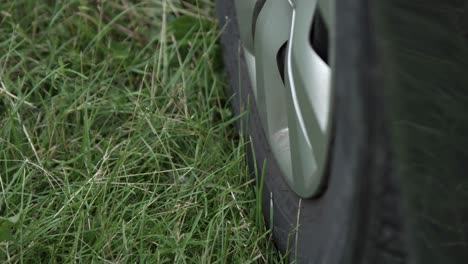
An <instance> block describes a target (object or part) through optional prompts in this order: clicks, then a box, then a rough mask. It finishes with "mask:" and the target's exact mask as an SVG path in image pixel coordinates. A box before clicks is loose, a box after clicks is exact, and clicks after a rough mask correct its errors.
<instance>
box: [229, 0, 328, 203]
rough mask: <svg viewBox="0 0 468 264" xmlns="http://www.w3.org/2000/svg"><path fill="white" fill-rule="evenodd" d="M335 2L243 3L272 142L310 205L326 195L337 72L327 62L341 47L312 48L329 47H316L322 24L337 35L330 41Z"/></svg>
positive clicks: (249, 54)
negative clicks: (312, 199)
mask: <svg viewBox="0 0 468 264" xmlns="http://www.w3.org/2000/svg"><path fill="white" fill-rule="evenodd" d="M332 2H333V1H326V0H323V1H321V0H320V1H314V0H284V1H264V0H242V1H235V3H236V11H237V14H238V23H239V29H240V35H241V42H242V47H243V51H244V56H245V61H246V63H247V67H248V71H249V74H250V77H251V78H250V79H251V82H252V87H253V91H254V96H255V101H256V105H257V108H258V110H259V114H260V117H261V120H262V126H263V129H264V132H265V135H266V136H267V137H268V141H269V144H270V147H271V150H272V152H273V153H274V156H275V158H276V161H277V163H278V165H279V167H280V168H281V170H282V172H283V175H284V177H285V180H286V182H287V183H288V184H289V186H290V187H291V189H292V190H293V191H294V192H295V193H297V194H298V195H299V196H301V197H304V198H310V197H314V196H317V195H318V194H320V191H321V187H322V186H323V184H324V178H325V171H326V166H327V160H328V156H329V155H328V152H329V145H330V144H329V143H330V140H331V138H332V122H331V121H332V118H331V116H332V111H331V110H332V108H333V105H332V100H331V98H333V90H332V85H331V79H332V78H331V76H332V72H333V71H332V69H333V67H330V66H329V65H328V64H327V62H326V58H328V57H332V56H333V52H332V51H333V47H328V46H327V49H328V52H326V54H323V52H322V54H320V53H318V52H317V51H318V49H317V48H316V47H314V46H313V45H312V44H311V43H312V42H314V41H315V40H316V39H318V41H324V40H323V39H320V38H324V36H323V35H322V36H321V37H320V36H319V37H318V38H316V37H314V39H313V40H312V41H311V39H312V38H311V36H312V35H311V33H313V32H316V31H317V29H315V28H313V27H312V26H314V27H315V25H316V21H318V20H317V19H319V18H323V22H324V23H323V25H322V26H325V27H326V28H329V29H331V31H329V34H326V36H325V38H327V40H328V39H333V34H334V31H333V26H334V23H333V21H334V19H333V14H332V12H331V10H333V8H332V7H333V3H332ZM253 23H255V24H254V25H253ZM252 25H253V26H252ZM253 31H255V32H253ZM314 36H315V34H314ZM329 42H330V43H333V41H329ZM322 46H323V45H322ZM332 46H333V45H332ZM332 59H333V58H332ZM332 59H331V60H329V61H333V60H332ZM281 62H283V63H281Z"/></svg>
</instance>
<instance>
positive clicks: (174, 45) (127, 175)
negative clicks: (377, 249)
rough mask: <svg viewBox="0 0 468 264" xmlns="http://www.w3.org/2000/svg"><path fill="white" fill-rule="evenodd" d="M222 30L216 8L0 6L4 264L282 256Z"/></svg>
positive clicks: (0, 242)
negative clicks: (233, 90) (252, 172)
mask: <svg viewBox="0 0 468 264" xmlns="http://www.w3.org/2000/svg"><path fill="white" fill-rule="evenodd" d="M102 2H103V3H104V4H103V3H102ZM218 35H219V32H218V30H217V28H216V22H215V20H214V4H213V1H211V0H198V1H188V0H186V1H176V0H172V1H170V0H169V1H160V0H157V1H150V0H144V1H127V0H115V1H84V0H81V1H78V0H73V1H52V0H49V1H28V0H22V1H21V0H17V1H7V0H0V180H1V181H0V217H2V218H1V219H0V249H1V250H0V262H2V263H72V262H83V263H91V262H98V263H104V262H106V263H108V262H109V263H135V262H146V263H251V262H253V263H257V262H260V263H274V262H281V257H280V256H279V255H278V254H277V253H276V250H275V249H274V247H273V245H272V243H271V240H270V234H269V233H268V232H267V230H266V229H265V228H264V226H263V225H262V224H261V223H260V224H259V223H258V221H256V219H258V217H259V215H260V210H259V208H258V206H257V201H256V198H255V194H254V193H253V191H252V180H251V178H250V176H249V175H248V172H247V168H246V166H245V154H244V149H245V148H246V146H245V145H246V144H245V142H244V141H243V139H242V138H241V137H239V136H238V133H237V132H235V130H234V128H233V123H234V121H235V120H236V118H237V117H235V116H233V114H232V112H231V111H230V109H229V98H227V97H226V94H225V93H224V89H225V86H226V83H225V80H224V76H223V69H222V67H221V62H220V50H219V49H220V47H219V45H218V43H217V39H218Z"/></svg>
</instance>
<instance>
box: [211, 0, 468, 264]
mask: <svg viewBox="0 0 468 264" xmlns="http://www.w3.org/2000/svg"><path fill="white" fill-rule="evenodd" d="M394 2H395V3H396V2H398V1H394ZM371 3H372V4H371ZM385 5H386V4H385V1H376V2H369V1H368V0H359V1H355V0H354V1H353V0H337V1H336V58H339V60H335V63H336V69H335V71H336V74H335V79H334V88H335V95H334V96H335V98H334V100H335V102H336V103H335V106H334V107H335V109H334V122H335V123H334V125H335V127H334V131H335V133H334V139H333V144H332V147H331V152H330V153H331V154H330V157H329V164H328V173H327V178H328V182H327V186H326V190H325V191H324V193H323V195H321V196H320V197H317V198H315V199H301V198H300V197H298V196H297V195H296V194H295V193H294V192H293V191H292V190H291V189H290V188H289V186H288V184H287V183H286V182H285V180H284V179H285V177H284V176H283V175H282V173H281V170H280V168H279V166H278V164H277V162H276V161H275V157H274V156H273V153H272V150H271V148H270V146H269V143H268V141H267V140H266V136H265V133H264V131H263V128H262V125H261V124H262V122H261V118H260V115H259V112H258V110H257V108H256V105H255V100H254V99H253V98H254V95H253V92H252V88H251V83H250V79H249V74H248V71H247V68H246V62H245V61H244V59H243V54H242V49H241V48H240V40H239V39H240V37H239V29H238V25H237V21H236V14H235V10H236V9H235V7H234V3H233V1H232V0H230V1H227V0H218V1H217V16H218V19H219V21H220V28H221V29H222V35H221V44H222V47H223V58H224V62H225V67H226V72H227V77H228V81H229V84H230V91H229V92H230V93H231V94H232V96H233V97H232V98H233V100H232V105H233V108H234V110H235V113H236V114H241V113H243V112H245V111H248V115H246V118H245V119H243V120H241V121H240V123H239V124H238V127H239V128H241V129H244V131H243V132H245V133H246V136H247V137H248V138H250V139H251V142H252V146H253V147H252V148H248V149H249V150H250V152H249V153H248V162H249V167H250V168H251V171H252V174H253V175H257V177H258V175H262V173H263V177H264V179H263V181H264V186H263V194H262V197H263V199H262V210H263V213H264V216H265V221H266V222H267V225H268V226H269V227H270V228H271V230H272V233H273V238H274V241H275V243H276V245H277V247H278V249H279V250H280V251H281V252H282V253H283V254H288V256H289V260H290V261H291V262H293V261H295V262H297V263H327V264H335V263H346V264H349V263H351V264H353V263H359V264H361V263H372V264H373V263H379V264H380V263H383V264H384V263H415V262H416V261H422V258H421V257H420V255H421V254H425V253H426V252H425V250H424V249H421V248H422V247H420V246H419V244H418V243H419V241H418V239H414V236H415V235H414V232H409V231H410V230H409V229H412V228H414V223H417V221H415V222H411V221H409V217H410V216H411V215H412V210H413V208H412V207H411V206H412V205H411V204H410V202H409V201H408V200H409V199H410V198H408V197H409V196H411V195H408V192H405V190H407V189H408V188H406V189H405V188H404V187H403V186H404V185H405V184H407V182H406V181H404V180H402V178H403V177H404V172H402V170H401V169H400V168H401V167H404V165H402V163H404V162H405V161H403V159H402V158H401V156H405V155H404V154H403V155H402V154H401V153H400V152H401V148H398V147H396V146H402V145H405V144H411V142H409V141H408V140H410V139H411V137H409V136H408V137H405V136H401V134H404V135H408V134H409V133H410V132H400V134H397V133H395V132H394V129H395V127H394V125H393V124H394V121H395V120H400V119H401V113H400V112H398V110H395V109H394V108H395V107H394V106H393V104H394V103H393V101H395V100H398V96H400V95H399V94H396V95H395V94H391V93H392V92H393V91H397V90H398V89H397V88H395V87H396V86H395V82H394V81H388V78H389V76H394V77H395V78H397V76H396V75H390V74H387V75H386V74H384V73H386V71H388V67H389V66H388V65H387V64H385V63H382V60H385V59H387V60H391V59H388V58H387V57H385V56H381V54H382V53H386V52H387V50H386V49H388V47H386V46H385V45H381V43H380V42H378V41H377V39H379V41H380V40H381V39H384V40H385V39H389V37H388V35H385V36H383V35H381V34H380V33H379V34H377V33H376V32H377V30H376V28H378V27H383V28H385V27H386V26H387V28H389V27H388V25H387V24H386V23H389V21H391V19H388V20H385V19H375V17H374V14H379V12H380V14H381V12H384V11H383V10H384V7H385ZM387 5H391V4H387ZM387 7H388V6H387ZM392 22H394V21H392ZM379 30H380V29H379ZM380 31H383V30H380ZM387 32H390V30H387ZM350 47H353V48H350ZM394 62H395V61H394ZM395 63H396V62H395ZM390 64H391V63H390ZM384 82H386V83H385V84H386V85H387V87H388V89H389V90H390V91H391V92H390V94H391V95H388V93H387V92H386V91H385V89H380V87H382V85H383V83H384ZM392 85H394V86H392ZM391 89H393V90H391ZM389 97H392V98H390V99H389ZM395 98H397V99H395ZM392 100H393V101H392ZM431 100H434V99H431ZM389 102H392V104H390V103H389ZM395 113H397V114H395ZM245 128H247V129H245ZM464 129H466V127H464ZM400 131H401V130H400ZM464 131H468V130H464ZM405 133H408V134H405ZM395 134H397V135H396V136H394V135H395ZM405 140H406V141H405ZM403 151H406V152H405V153H407V150H403ZM465 157H466V155H465ZM264 165H265V166H264ZM411 199H413V200H414V197H412V198H411ZM465 226H466V225H465ZM405 230H406V231H407V232H405ZM467 230H468V229H467ZM465 248H466V247H465ZM465 248H463V249H465ZM426 249H427V248H426ZM418 254H419V255H418ZM460 256H461V258H458V257H460ZM463 256H464V255H463V254H461V255H458V257H457V259H454V262H453V263H461V262H456V261H457V260H462V259H463ZM433 260H436V259H433ZM439 260H440V258H439ZM428 261H429V262H420V263H440V262H430V260H428ZM447 263H448V262H447Z"/></svg>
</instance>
